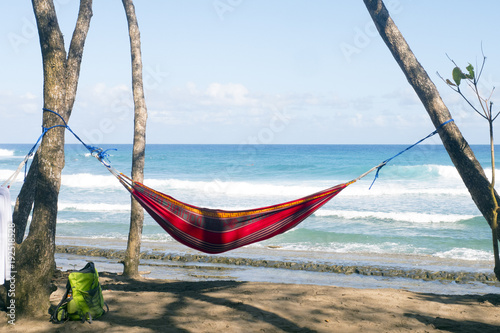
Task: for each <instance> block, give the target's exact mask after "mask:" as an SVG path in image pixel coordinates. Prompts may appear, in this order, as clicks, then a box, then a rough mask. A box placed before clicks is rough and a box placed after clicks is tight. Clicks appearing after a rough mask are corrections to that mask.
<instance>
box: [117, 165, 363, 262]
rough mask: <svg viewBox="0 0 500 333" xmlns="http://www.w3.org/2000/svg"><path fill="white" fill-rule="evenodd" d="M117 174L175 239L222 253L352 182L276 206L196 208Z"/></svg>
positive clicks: (303, 214) (285, 223)
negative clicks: (248, 208) (247, 208)
mask: <svg viewBox="0 0 500 333" xmlns="http://www.w3.org/2000/svg"><path fill="white" fill-rule="evenodd" d="M115 175H116V176H117V177H118V179H119V180H120V182H121V183H122V184H123V185H124V186H125V188H127V190H129V192H130V193H131V194H132V196H133V197H134V198H135V199H136V200H137V201H138V202H139V203H140V204H141V205H142V207H143V208H144V209H145V210H146V211H147V212H148V213H149V214H150V215H151V217H153V219H155V221H156V222H157V223H158V224H159V225H160V226H161V227H162V228H163V229H165V231H166V232H168V233H169V234H170V235H171V236H172V237H173V238H174V239H176V240H177V241H179V242H180V243H182V244H184V245H186V246H189V247H191V248H193V249H196V250H199V251H202V252H205V253H222V252H225V251H229V250H233V249H235V248H238V247H241V246H245V245H248V244H252V243H255V242H259V241H262V240H265V239H268V238H271V237H274V236H276V235H278V234H281V233H283V232H285V231H287V230H289V229H291V228H293V227H295V226H296V225H297V224H299V223H300V222H302V221H303V220H304V219H306V218H307V217H308V216H310V215H311V214H312V213H314V212H315V211H316V210H317V209H319V208H320V207H321V206H323V205H324V204H325V203H327V202H328V201H329V200H330V199H332V198H333V197H334V196H336V195H337V194H339V193H340V191H342V190H343V189H344V188H346V187H347V186H348V185H349V184H351V183H352V182H350V183H345V184H340V185H337V186H334V187H331V188H328V189H326V190H323V191H320V192H317V193H314V194H311V195H308V196H306V197H303V198H300V199H297V200H293V201H288V202H285V203H281V204H277V205H273V206H267V207H263V208H257V209H250V210H241V211H228V210H219V209H208V208H199V207H195V206H192V205H189V204H186V203H183V202H181V201H178V200H176V199H174V198H172V197H171V196H169V195H166V194H163V193H161V192H158V191H155V190H153V189H152V188H149V187H147V186H145V185H143V184H141V183H138V182H134V181H133V180H132V179H130V178H129V177H127V176H125V175H124V174H121V173H120V174H115ZM353 182H354V181H353Z"/></svg>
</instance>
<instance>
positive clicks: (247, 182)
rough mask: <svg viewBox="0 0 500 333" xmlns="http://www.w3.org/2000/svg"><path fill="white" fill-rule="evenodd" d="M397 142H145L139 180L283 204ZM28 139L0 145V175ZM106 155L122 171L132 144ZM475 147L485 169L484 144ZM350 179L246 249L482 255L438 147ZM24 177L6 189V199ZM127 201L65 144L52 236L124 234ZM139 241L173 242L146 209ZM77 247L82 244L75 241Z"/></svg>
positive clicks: (363, 166)
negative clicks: (306, 213)
mask: <svg viewBox="0 0 500 333" xmlns="http://www.w3.org/2000/svg"><path fill="white" fill-rule="evenodd" d="M405 147H406V146H403V145H255V146H252V145H148V146H147V152H146V169H145V181H144V183H145V184H146V185H148V186H150V187H152V188H155V189H157V190H159V191H161V192H164V193H167V194H169V195H172V196H173V197H175V198H177V199H178V200H181V201H184V202H187V203H190V204H193V205H197V206H203V207H211V208H221V209H242V208H255V207H260V206H267V205H271V204H275V203H280V202H284V201H288V200H292V199H295V198H299V197H301V196H304V195H307V194H310V193H314V192H315V191H318V190H321V189H324V188H326V187H329V186H332V185H336V184H338V183H343V182H347V181H349V180H351V179H354V178H356V177H357V176H359V175H360V174H362V173H364V172H365V171H367V170H369V169H370V168H371V167H373V166H375V165H377V164H379V163H380V162H381V161H383V160H385V159H387V158H389V157H391V156H393V155H395V154H396V153H398V152H399V151H401V150H402V149H404V148H405ZM29 148H31V146H30V145H7V144H4V145H0V180H2V182H3V180H5V179H7V178H8V176H9V175H10V174H11V173H12V172H13V171H14V170H15V169H16V168H17V165H18V164H19V163H20V162H21V160H22V158H23V157H24V156H25V154H26V153H27V151H28V150H29ZM104 148H117V151H111V152H110V155H111V156H110V161H111V163H112V165H113V166H114V167H115V168H116V169H118V170H119V171H121V172H123V173H125V174H129V173H130V165H131V146H130V145H104ZM473 150H474V152H475V154H476V156H477V158H478V159H479V160H480V162H481V163H482V164H483V165H484V166H485V167H486V171H487V173H491V169H490V168H488V166H489V147H488V146H473ZM373 176H374V175H373V174H371V175H369V176H367V177H366V178H364V179H363V180H361V181H359V182H357V183H355V184H353V185H351V186H349V187H348V188H346V189H345V190H344V191H342V193H340V194H339V195H338V196H337V197H335V198H334V199H333V200H331V201H330V202H329V203H327V204H326V205H325V206H324V207H323V208H321V209H320V210H319V211H317V212H316V213H315V214H314V215H313V216H311V217H310V218H308V219H307V220H305V221H304V222H303V223H301V224H300V225H299V226H298V227H296V228H295V229H293V230H291V231H289V232H286V233H284V234H282V235H279V236H277V237H275V238H273V239H270V240H267V241H264V242H262V243H257V244H254V245H250V247H252V248H265V247H267V246H270V245H272V246H278V247H280V249H283V250H290V251H303V252H302V253H305V254H311V257H313V256H314V255H313V254H315V253H316V254H317V253H323V254H324V253H335V254H348V255H356V254H359V255H364V254H369V255H374V254H379V255H419V256H424V257H425V256H427V257H429V258H444V259H461V260H470V261H471V262H473V261H477V260H491V261H492V259H493V256H492V249H491V248H492V245H491V231H490V229H489V226H488V225H487V223H486V222H485V220H484V218H483V217H482V216H481V214H480V213H479V211H478V209H477V208H476V207H475V205H474V203H473V202H472V200H471V198H470V195H469V193H468V191H467V190H466V188H465V186H464V185H463V183H462V181H461V179H460V177H459V176H458V174H457V172H456V170H455V168H454V167H453V165H452V163H451V161H450V159H449V157H448V155H447V153H446V152H445V150H444V149H443V148H442V146H440V145H420V146H417V147H415V148H414V149H412V150H410V151H408V152H406V153H404V154H403V155H401V156H399V157H398V158H397V159H394V160H393V161H391V163H390V164H389V165H387V166H386V167H384V168H383V169H382V170H381V172H380V177H379V179H378V180H377V181H376V182H375V184H374V186H373V188H372V189H369V186H370V184H371V182H372V180H373ZM22 178H23V177H22V176H19V179H18V180H17V181H16V182H15V183H13V185H12V195H13V198H15V196H16V195H17V192H18V191H19V190H20V188H21V185H22ZM129 206H130V197H129V195H128V192H126V191H125V190H124V189H123V188H122V186H121V185H120V184H119V183H118V181H117V180H116V179H115V178H114V177H113V176H112V175H111V174H110V173H109V172H108V171H107V170H106V169H105V168H104V167H103V166H102V165H100V163H99V162H98V161H97V160H96V159H95V158H93V157H92V156H90V154H89V153H88V151H87V150H85V148H84V147H83V146H81V145H68V146H67V149H66V167H65V169H64V171H63V178H62V187H61V192H60V200H59V215H58V222H57V236H59V237H80V238H82V237H83V238H84V239H88V240H89V242H90V240H92V241H93V242H95V241H96V240H102V243H103V244H105V243H106V240H116V239H126V238H127V234H128V224H129V212H128V210H129ZM144 241H155V242H160V243H165V244H169V243H173V242H175V241H174V240H173V239H172V238H171V237H170V236H169V235H168V234H167V233H165V232H164V231H163V229H161V228H160V227H159V226H158V225H157V224H156V223H155V222H154V221H153V220H152V219H151V218H150V217H149V216H147V218H146V221H145V226H144ZM78 245H85V244H78Z"/></svg>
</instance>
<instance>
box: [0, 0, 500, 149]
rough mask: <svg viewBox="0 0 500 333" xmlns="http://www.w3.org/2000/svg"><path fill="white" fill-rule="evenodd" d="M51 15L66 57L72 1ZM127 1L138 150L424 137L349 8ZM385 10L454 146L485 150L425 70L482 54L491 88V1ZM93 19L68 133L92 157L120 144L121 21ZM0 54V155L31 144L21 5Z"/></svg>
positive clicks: (381, 48) (361, 10)
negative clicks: (139, 126)
mask: <svg viewBox="0 0 500 333" xmlns="http://www.w3.org/2000/svg"><path fill="white" fill-rule="evenodd" d="M54 3H55V5H56V11H57V14H58V21H59V24H60V26H61V30H62V31H63V33H64V36H65V41H66V48H68V46H69V40H70V38H71V35H72V32H73V29H74V26H75V23H76V16H77V13H78V5H79V1H77V0H54ZM134 3H135V7H136V14H137V19H138V23H139V27H140V31H141V42H142V60H143V70H144V84H145V95H146V104H147V109H148V124H147V142H148V143H159V144H208V143H210V144H244V143H249V144H409V143H413V142H415V141H417V140H418V139H420V138H422V137H424V136H426V135H427V134H428V133H430V132H432V131H433V130H434V128H433V126H432V123H431V121H430V118H429V116H428V115H427V113H426V111H425V109H424V108H423V106H422V105H421V103H420V101H419V100H418V98H417V96H416V94H415V93H414V92H413V90H412V88H411V87H410V85H409V84H408V82H407V81H406V79H405V77H404V75H403V73H402V72H401V70H400V68H399V67H398V65H397V63H396V62H395V60H394V59H393V58H392V55H391V54H390V52H389V51H388V49H387V47H386V45H385V44H384V43H383V41H382V39H381V38H380V36H379V35H378V33H377V31H376V29H375V26H374V24H373V22H372V21H371V18H370V16H369V14H368V11H367V9H366V7H365V5H364V3H363V1H361V0H351V1H333V0H316V1H305V0H273V1H269V0H197V1H181V0H147V1H146V0H136V1H134ZM385 4H386V6H387V8H388V9H389V12H390V14H391V16H392V18H393V19H394V21H395V23H396V25H397V26H398V27H399V29H400V31H401V32H402V34H403V35H404V37H405V39H406V40H407V42H408V44H409V45H410V47H411V49H412V51H413V52H414V53H415V55H416V57H417V59H418V60H419V62H420V63H421V64H422V65H423V66H424V68H425V69H426V71H427V73H428V74H429V76H430V78H431V79H432V80H433V81H434V83H435V84H436V86H437V88H438V90H439V92H440V94H441V96H442V98H443V100H444V102H445V103H446V105H447V106H448V108H449V109H450V112H451V113H452V116H453V118H454V119H455V122H456V123H457V125H458V126H459V128H460V129H461V131H462V133H463V134H464V136H465V138H466V139H467V140H468V142H469V143H471V144H487V143H488V126H487V122H486V121H485V120H484V119H482V118H481V117H480V116H479V115H477V114H475V113H474V111H472V109H470V108H469V107H468V106H467V105H466V103H465V102H464V101H463V100H462V99H461V97H460V96H458V95H457V94H456V93H454V92H453V91H452V90H451V89H450V88H449V87H447V86H446V84H445V83H444V82H442V81H441V79H440V78H439V76H438V75H437V72H439V73H440V74H441V75H442V76H444V77H446V78H451V71H452V69H453V67H454V65H453V64H452V63H451V61H450V60H449V59H448V56H449V57H450V58H452V59H453V60H454V61H455V62H456V63H457V64H458V65H459V66H461V67H463V68H465V67H466V66H467V65H468V64H469V63H472V64H473V65H474V66H478V65H480V64H481V62H482V53H481V47H482V48H483V50H484V53H485V55H486V56H487V60H486V65H485V69H484V72H483V76H482V81H481V89H483V94H484V95H489V94H490V91H491V89H492V88H493V87H494V86H495V85H498V83H499V82H500V44H499V43H498V41H499V40H500V38H499V37H500V36H499V35H500V32H499V29H498V27H496V24H497V22H498V21H499V20H498V19H499V15H500V14H499V13H500V2H498V1H493V0H491V1H477V2H471V1H462V0H458V1H451V0H443V1H435V0H432V1H431V0H419V1H417V0H391V1H388V0H387V1H385ZM93 13H94V15H93V17H92V21H91V24H90V30H89V33H88V36H87V40H86V43H85V48H84V54H83V61H82V66H81V73H80V81H79V85H78V92H77V97H76V101H75V105H74V108H73V113H72V116H71V119H70V122H69V125H70V126H71V128H72V129H73V131H75V132H76V133H78V134H79V135H80V137H81V138H82V139H83V140H84V141H86V142H87V143H89V144H92V145H99V144H112V143H116V144H118V143H132V137H133V102H132V91H131V69H130V44H129V37H128V29H127V21H126V16H125V12H124V9H123V6H122V3H121V1H119V0H105V1H103V0H94V4H93ZM0 45H1V47H0V62H1V63H2V64H3V66H2V67H1V68H0V75H1V80H0V123H1V124H2V125H3V126H2V130H1V131H0V144H2V143H34V142H35V141H36V139H37V138H38V135H39V134H40V132H41V127H40V126H41V119H42V107H43V98H42V97H43V93H42V92H43V90H42V89H43V77H42V61H41V53H40V45H39V40H38V34H37V30H36V25H35V19H34V15H33V10H32V7H31V1H27V0H23V1H4V2H3V3H2V4H1V5H0ZM447 55H448V56H447ZM499 99H500V96H499V95H498V93H494V94H493V95H492V101H493V102H495V101H496V100H499ZM497 104H498V105H500V101H499V102H498V103H497ZM497 104H494V105H497ZM499 110H500V109H499ZM438 140H439V139H438V138H437V137H434V138H433V139H432V140H431V141H429V142H428V143H439V141H438ZM67 142H69V143H71V142H75V141H74V140H73V139H71V138H69V136H68V140H67Z"/></svg>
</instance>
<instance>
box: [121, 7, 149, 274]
mask: <svg viewBox="0 0 500 333" xmlns="http://www.w3.org/2000/svg"><path fill="white" fill-rule="evenodd" d="M122 2H123V7H124V8H125V13H126V14H127V22H128V31H129V36H130V52H131V55H132V90H133V94H134V146H133V153H132V179H133V180H134V181H136V182H140V183H142V182H143V181H144V157H145V150H146V120H147V109H146V99H145V98H144V86H143V82H142V59H141V35H140V32H139V25H138V24H137V18H136V15H135V8H134V3H133V1H132V0H122ZM143 223H144V211H143V209H142V206H141V205H140V204H139V203H138V202H137V201H136V200H135V199H134V198H133V197H132V198H131V211H130V231H129V234H128V242H127V251H126V254H125V260H124V268H123V275H125V276H128V277H138V276H139V253H140V250H141V238H142V226H143Z"/></svg>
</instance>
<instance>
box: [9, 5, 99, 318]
mask: <svg viewBox="0 0 500 333" xmlns="http://www.w3.org/2000/svg"><path fill="white" fill-rule="evenodd" d="M32 4H33V11H34V13H35V18H36V22H37V27H38V34H39V37H40V47H41V52H42V60H43V77H44V87H43V98H44V108H47V109H51V110H54V111H56V112H58V113H59V114H60V115H61V116H62V117H63V118H64V119H65V121H66V122H67V121H68V120H69V117H70V115H71V110H72V108H73V104H74V101H75V95H76V89H77V83H78V77H79V73H80V63H81V59H82V53H83V47H84V43H85V39H86V36H87V31H88V29H89V25H90V19H91V17H92V0H81V2H80V10H79V13H78V19H77V24H76V27H75V30H74V32H73V36H72V40H71V45H70V48H69V52H68V54H66V50H65V47H64V39H63V34H62V33H61V30H60V28H59V24H58V21H57V15H56V12H55V8H54V3H53V1H52V0H32ZM61 124H62V121H61V120H60V119H59V118H58V117H57V116H55V115H54V114H52V113H44V115H43V126H44V127H46V128H48V127H51V126H54V125H61ZM64 134H65V129H64V128H62V127H61V128H54V129H52V130H50V131H49V132H47V134H46V135H45V136H44V138H43V139H42V142H41V145H40V148H39V149H38V152H37V154H36V156H35V161H36V163H33V164H32V167H31V168H30V172H29V175H28V181H27V182H25V183H24V184H23V187H22V189H21V192H20V195H19V197H18V199H17V203H16V207H15V212H14V215H13V218H14V224H15V226H16V232H17V237H16V241H17V242H20V241H22V239H23V236H24V232H25V228H26V220H27V218H28V215H29V212H30V210H31V207H33V217H32V221H31V225H30V228H29V233H28V236H27V237H26V239H25V240H24V241H22V243H21V244H18V245H17V246H16V249H15V250H16V261H15V265H16V267H15V268H16V271H17V274H15V281H16V291H15V297H14V300H15V304H16V314H18V315H41V314H47V310H48V308H49V306H50V302H49V297H50V293H51V292H52V289H51V279H52V277H53V275H54V270H55V260H54V253H55V235H56V218H57V200H58V196H59V188H60V186H61V171H62V169H63V168H64Z"/></svg>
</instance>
